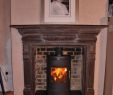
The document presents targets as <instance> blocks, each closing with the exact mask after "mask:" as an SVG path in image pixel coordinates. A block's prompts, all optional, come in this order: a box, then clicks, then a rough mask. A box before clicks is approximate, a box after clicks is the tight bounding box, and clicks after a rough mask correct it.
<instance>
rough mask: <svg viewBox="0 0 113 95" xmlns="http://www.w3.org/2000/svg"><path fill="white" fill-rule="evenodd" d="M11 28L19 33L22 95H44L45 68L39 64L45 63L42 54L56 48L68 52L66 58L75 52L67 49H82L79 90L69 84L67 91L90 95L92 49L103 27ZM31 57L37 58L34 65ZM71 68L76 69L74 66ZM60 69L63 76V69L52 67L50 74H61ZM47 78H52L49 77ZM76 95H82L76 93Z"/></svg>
mask: <svg viewBox="0 0 113 95" xmlns="http://www.w3.org/2000/svg"><path fill="white" fill-rule="evenodd" d="M12 27H13V28H17V29H18V31H19V33H20V34H21V35H22V42H23V61H24V90H23V93H24V95H44V94H45V95H47V93H46V92H47V91H46V88H47V85H46V82H47V80H46V74H45V73H46V68H45V67H46V65H45V64H43V66H42V64H40V63H46V62H45V60H42V59H46V57H45V54H46V53H47V52H48V53H49V54H50V55H51V54H54V48H55V47H58V46H60V47H63V48H67V49H69V50H67V51H68V54H69V55H73V53H74V52H75V51H72V52H70V49H74V50H78V49H80V48H81V47H82V49H81V50H83V53H82V55H83V56H82V57H81V58H83V59H82V60H83V61H81V63H82V66H80V67H82V69H81V71H82V73H81V75H82V77H81V78H80V79H81V80H82V81H81V82H78V85H79V84H81V86H80V85H79V86H77V83H76V85H74V86H72V84H73V82H72V84H71V83H70V88H71V89H72V90H70V91H71V95H94V88H93V87H94V67H95V46H96V40H97V38H96V36H97V35H98V34H99V32H100V31H101V29H103V28H105V27H106V25H55V24H54V25H50V24H49V25H48V24H45V25H12ZM76 46H79V47H76ZM44 47H45V48H44ZM52 50H53V51H52ZM64 50H65V49H64ZM51 51H52V52H51ZM37 53H38V54H37ZM44 53H45V54H44ZM71 53H72V54H71ZM64 54H66V52H64ZM34 55H37V56H35V57H38V58H37V62H35V61H36V60H35V57H34ZM76 55H77V54H76ZM76 55H75V56H76ZM72 58H74V57H73V56H71V65H72V62H73V63H74V62H75V63H76V60H75V61H74V60H73V61H72ZM37 63H39V64H37ZM50 63H51V62H50ZM39 65H40V66H39ZM44 66H45V67H44ZM78 66H79V65H78ZM72 67H74V66H71V70H72ZM75 67H77V65H75ZM77 68H78V67H77ZM61 69H63V70H64V71H65V72H66V71H67V68H66V67H64V68H55V67H54V68H51V69H50V71H53V72H56V71H57V70H58V71H61ZM41 70H42V71H41ZM73 70H75V69H73ZM39 73H40V74H39ZM42 73H43V74H42ZM76 73H77V72H76V71H75V74H76ZM49 74H50V73H49ZM71 74H72V72H71ZM51 75H54V74H53V73H52V74H51ZM64 75H65V73H64ZM66 76H68V73H67V74H66ZM41 77H42V79H39V78H41ZM73 77H74V76H73ZM77 77H79V76H76V77H75V79H76V78H77ZM54 80H58V78H57V79H56V78H53V81H54ZM64 80H65V78H64ZM76 81H77V79H76ZM79 81H80V80H79ZM38 82H40V83H38ZM76 86H77V88H76ZM42 89H44V90H42ZM73 89H74V90H73ZM75 89H76V90H75ZM77 89H79V90H77ZM80 89H81V90H80ZM80 91H81V92H82V93H79V92H80ZM73 92H74V94H73ZM75 92H76V94H75Z"/></svg>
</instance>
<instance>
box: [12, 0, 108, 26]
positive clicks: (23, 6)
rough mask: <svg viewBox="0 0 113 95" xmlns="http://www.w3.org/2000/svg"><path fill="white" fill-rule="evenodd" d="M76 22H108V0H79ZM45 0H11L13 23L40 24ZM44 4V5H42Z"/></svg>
mask: <svg viewBox="0 0 113 95" xmlns="http://www.w3.org/2000/svg"><path fill="white" fill-rule="evenodd" d="M77 2H78V5H77V9H76V10H77V13H78V14H77V23H76V24H93V25H95V24H96V25H98V24H107V2H108V0H77ZM42 3H43V0H11V24H12V25H15V24H16V25H17V24H18V25H19V24H40V23H41V21H42V17H43V15H42V13H43V11H42V9H43V4H42ZM41 5H42V6H41Z"/></svg>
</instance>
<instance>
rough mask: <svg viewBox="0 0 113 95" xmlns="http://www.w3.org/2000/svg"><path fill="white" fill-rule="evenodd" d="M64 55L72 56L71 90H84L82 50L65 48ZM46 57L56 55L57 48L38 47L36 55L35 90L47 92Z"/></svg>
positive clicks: (79, 48)
mask: <svg viewBox="0 0 113 95" xmlns="http://www.w3.org/2000/svg"><path fill="white" fill-rule="evenodd" d="M62 49H63V55H71V81H70V85H71V87H70V89H71V90H81V89H82V82H81V79H82V64H83V58H82V57H83V56H82V52H83V51H82V48H81V47H74V48H70V47H68V48H67V47H66V48H65V47H63V48H62ZM46 55H55V48H50V47H49V48H45V47H37V48H36V53H35V90H36V91H37V90H46V87H47V83H46V79H47V78H46V68H47V63H46Z"/></svg>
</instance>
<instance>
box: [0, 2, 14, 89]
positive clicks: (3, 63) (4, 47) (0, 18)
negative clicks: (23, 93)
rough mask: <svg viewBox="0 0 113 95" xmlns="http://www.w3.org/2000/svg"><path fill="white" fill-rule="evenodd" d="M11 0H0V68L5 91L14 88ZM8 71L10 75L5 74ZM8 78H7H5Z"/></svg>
mask: <svg viewBox="0 0 113 95" xmlns="http://www.w3.org/2000/svg"><path fill="white" fill-rule="evenodd" d="M9 26H10V0H0V68H1V71H2V74H4V76H2V78H3V84H4V88H5V91H12V90H13V83H12V65H11V37H10V36H11V35H10V27H9ZM5 72H8V75H6V74H5ZM4 79H6V80H4Z"/></svg>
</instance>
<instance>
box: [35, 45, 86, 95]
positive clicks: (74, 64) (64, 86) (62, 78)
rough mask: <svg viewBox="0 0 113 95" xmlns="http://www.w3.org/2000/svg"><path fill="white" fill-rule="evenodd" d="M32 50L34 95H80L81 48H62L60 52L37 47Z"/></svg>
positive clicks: (51, 47) (81, 86)
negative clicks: (33, 54)
mask: <svg viewBox="0 0 113 95" xmlns="http://www.w3.org/2000/svg"><path fill="white" fill-rule="evenodd" d="M34 50H35V65H34V66H35V82H34V84H35V95H75V94H76V95H82V92H83V88H84V87H83V78H82V76H83V47H82V46H73V47H70V46H63V47H62V48H61V50H58V49H56V47H54V46H46V47H45V46H38V47H35V49H34ZM60 90H61V91H60ZM53 93H54V94H53Z"/></svg>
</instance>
